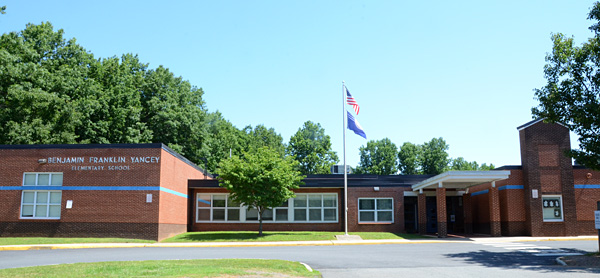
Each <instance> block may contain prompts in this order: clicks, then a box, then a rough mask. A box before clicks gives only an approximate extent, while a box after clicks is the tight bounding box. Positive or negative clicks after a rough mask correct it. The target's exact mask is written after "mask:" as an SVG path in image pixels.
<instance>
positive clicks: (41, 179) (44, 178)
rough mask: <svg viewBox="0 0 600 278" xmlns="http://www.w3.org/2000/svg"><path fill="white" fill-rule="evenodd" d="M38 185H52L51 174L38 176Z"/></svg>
mask: <svg viewBox="0 0 600 278" xmlns="http://www.w3.org/2000/svg"><path fill="white" fill-rule="evenodd" d="M37 185H50V174H38V182H37Z"/></svg>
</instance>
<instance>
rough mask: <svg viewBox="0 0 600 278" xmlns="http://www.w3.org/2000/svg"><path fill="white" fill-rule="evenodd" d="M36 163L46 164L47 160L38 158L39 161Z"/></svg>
mask: <svg viewBox="0 0 600 278" xmlns="http://www.w3.org/2000/svg"><path fill="white" fill-rule="evenodd" d="M38 163H39V164H46V163H48V160H46V159H45V158H40V159H38Z"/></svg>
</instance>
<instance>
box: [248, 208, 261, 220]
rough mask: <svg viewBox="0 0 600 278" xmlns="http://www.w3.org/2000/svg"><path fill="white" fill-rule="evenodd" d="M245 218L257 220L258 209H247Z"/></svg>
mask: <svg viewBox="0 0 600 278" xmlns="http://www.w3.org/2000/svg"><path fill="white" fill-rule="evenodd" d="M246 220H258V210H256V209H248V210H247V211H246Z"/></svg>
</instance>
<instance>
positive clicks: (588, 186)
mask: <svg viewBox="0 0 600 278" xmlns="http://www.w3.org/2000/svg"><path fill="white" fill-rule="evenodd" d="M575 188H576V189H599V188H600V184H576V185H575Z"/></svg>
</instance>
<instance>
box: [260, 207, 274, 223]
mask: <svg viewBox="0 0 600 278" xmlns="http://www.w3.org/2000/svg"><path fill="white" fill-rule="evenodd" d="M262 220H263V221H271V220H273V210H272V209H268V210H265V211H263V214H262Z"/></svg>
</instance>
